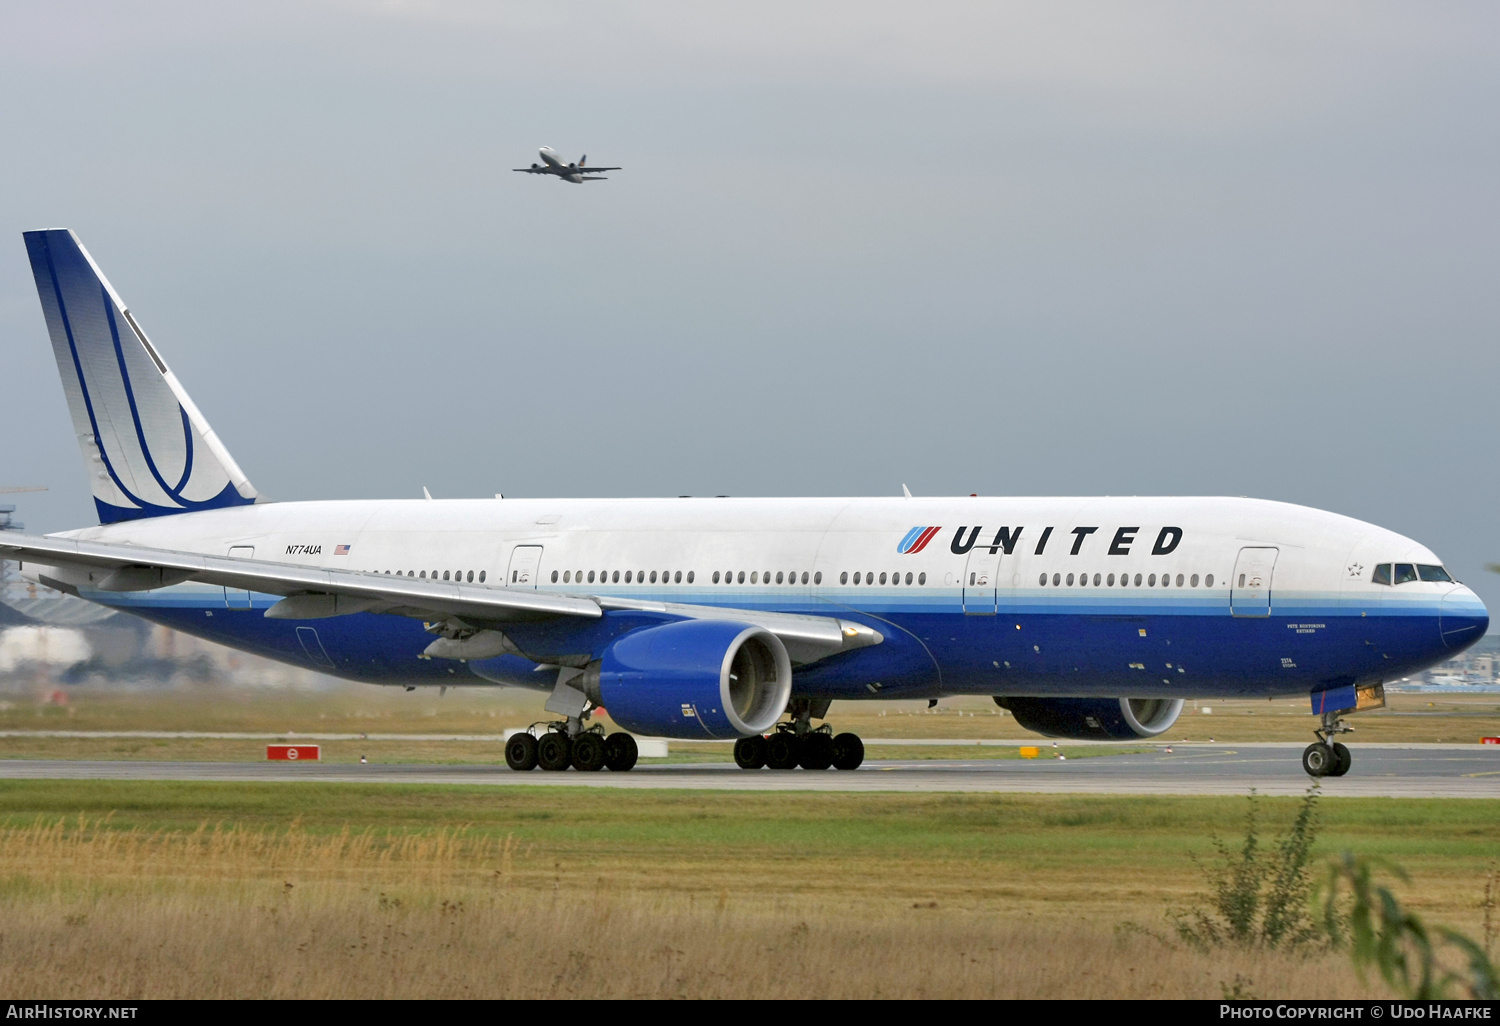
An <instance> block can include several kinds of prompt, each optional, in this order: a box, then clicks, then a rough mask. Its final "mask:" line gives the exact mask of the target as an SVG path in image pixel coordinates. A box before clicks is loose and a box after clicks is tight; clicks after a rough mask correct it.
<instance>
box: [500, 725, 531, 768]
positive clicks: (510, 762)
mask: <svg viewBox="0 0 1500 1026" xmlns="http://www.w3.org/2000/svg"><path fill="white" fill-rule="evenodd" d="M505 765H507V766H509V767H510V768H511V769H513V770H518V771H520V772H523V773H524V772H525V771H526V770H534V769H536V738H534V737H532V736H531V735H530V734H512V735H511V736H510V740H509V741H507V742H505Z"/></svg>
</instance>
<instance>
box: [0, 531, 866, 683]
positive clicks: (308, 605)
mask: <svg viewBox="0 0 1500 1026" xmlns="http://www.w3.org/2000/svg"><path fill="white" fill-rule="evenodd" d="M0 556H4V557H5V558H9V559H16V560H20V561H22V562H23V564H24V563H34V564H40V565H42V566H46V567H54V568H57V569H59V570H61V571H65V572H67V574H68V579H59V580H58V581H57V583H59V584H62V585H63V586H64V587H65V588H66V587H69V586H71V589H72V590H76V589H77V588H79V587H86V588H90V589H94V590H97V591H105V592H109V591H150V590H152V589H155V588H164V587H168V586H170V585H173V584H181V583H183V582H185V581H189V580H191V581H196V582H199V583H202V584H216V585H222V586H223V587H226V588H236V589H244V590H247V591H256V592H261V593H262V594H271V595H284V596H287V599H284V600H283V601H282V602H281V603H278V604H277V605H276V606H272V607H271V608H270V609H268V610H266V614H265V615H266V616H269V617H272V618H275V619H304V618H305V619H319V618H323V617H330V616H342V615H345V614H348V613H362V612H374V613H391V614H396V615H402V616H411V617H417V618H420V619H424V620H440V619H443V618H444V617H449V616H456V617H461V618H463V619H465V620H468V621H474V622H476V623H493V624H496V625H497V626H502V628H503V625H504V624H505V623H507V622H515V621H525V620H533V621H534V620H547V619H556V618H561V617H572V618H583V619H596V618H598V617H601V616H603V615H604V614H605V611H606V610H614V609H618V610H637V611H646V612H655V613H661V614H664V615H666V616H671V617H676V618H679V619H683V620H736V621H739V622H742V623H751V624H755V625H757V626H760V627H764V628H765V629H766V630H769V631H770V632H771V633H773V634H775V635H776V636H777V637H779V638H780V639H781V640H782V642H783V644H785V645H786V646H787V652H788V654H789V655H791V657H792V659H793V660H794V661H795V662H798V663H809V662H813V661H815V660H817V659H824V658H827V657H828V656H831V655H835V654H837V653H839V652H844V651H849V650H852V649H856V648H864V647H865V646H867V645H878V644H880V642H881V641H883V640H884V638H883V637H882V636H881V635H880V633H879V632H877V631H875V630H872V629H871V628H869V627H866V626H865V625H864V624H860V623H855V622H853V621H849V620H841V619H838V618H836V617H828V616H802V615H799V614H794V613H777V612H768V611H765V610H754V609H730V608H721V607H718V606H695V605H687V604H684V603H673V602H649V601H638V600H634V599H620V598H595V597H593V596H588V595H559V594H557V593H555V592H546V591H523V590H520V589H511V588H501V587H491V586H487V585H482V584H480V585H475V584H459V583H457V582H448V581H435V580H423V579H421V578H412V577H394V576H391V575H388V574H375V573H365V572H363V571H357V570H332V569H325V568H322V567H308V566H296V565H293V564H290V563H276V562H272V561H270V560H263V559H240V558H236V557H233V556H207V555H203V554H201V553H196V552H178V551H174V550H171V549H155V548H146V547H144V546H137V545H120V544H114V543H106V542H90V541H78V540H76V539H72V538H38V537H34V536H30V535H23V534H14V533H11V532H6V533H4V534H0Z"/></svg>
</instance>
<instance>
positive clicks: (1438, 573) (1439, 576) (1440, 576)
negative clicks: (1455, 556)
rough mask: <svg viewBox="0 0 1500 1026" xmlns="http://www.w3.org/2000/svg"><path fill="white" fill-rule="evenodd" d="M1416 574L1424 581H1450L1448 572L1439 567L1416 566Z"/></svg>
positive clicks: (1424, 564)
mask: <svg viewBox="0 0 1500 1026" xmlns="http://www.w3.org/2000/svg"><path fill="white" fill-rule="evenodd" d="M1417 574H1418V576H1420V577H1421V578H1422V580H1424V581H1452V580H1453V578H1451V577H1449V576H1448V571H1446V570H1444V569H1443V568H1442V567H1440V566H1428V565H1427V564H1426V563H1418V564H1417Z"/></svg>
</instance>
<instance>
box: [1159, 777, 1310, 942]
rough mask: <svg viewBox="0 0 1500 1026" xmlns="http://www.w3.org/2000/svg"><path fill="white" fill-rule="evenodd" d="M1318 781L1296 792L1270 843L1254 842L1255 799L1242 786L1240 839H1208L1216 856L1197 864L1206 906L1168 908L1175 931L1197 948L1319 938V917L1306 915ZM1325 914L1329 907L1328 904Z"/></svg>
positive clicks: (1257, 832)
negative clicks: (1289, 818) (1281, 831)
mask: <svg viewBox="0 0 1500 1026" xmlns="http://www.w3.org/2000/svg"><path fill="white" fill-rule="evenodd" d="M1317 800H1318V787H1317V785H1316V784H1314V785H1313V786H1312V787H1311V788H1309V789H1308V792H1307V794H1306V795H1304V796H1303V798H1302V804H1301V806H1300V807H1299V808H1298V810H1297V818H1296V819H1295V820H1294V821H1293V822H1292V825H1291V828H1290V829H1289V830H1288V831H1287V833H1286V835H1285V836H1284V837H1282V838H1280V839H1279V840H1278V841H1277V842H1276V843H1275V844H1274V846H1272V847H1263V846H1262V845H1261V843H1260V828H1259V826H1258V823H1257V816H1258V814H1259V811H1260V807H1259V798H1258V797H1257V795H1256V794H1255V792H1254V791H1251V792H1250V796H1249V799H1248V801H1249V809H1248V811H1247V812H1246V815H1245V839H1244V841H1243V843H1241V844H1240V846H1239V849H1238V850H1237V851H1236V850H1235V849H1232V848H1230V846H1229V845H1228V844H1226V843H1225V842H1224V840H1223V838H1221V837H1218V836H1215V837H1214V838H1213V844H1214V848H1215V849H1216V850H1217V852H1218V858H1217V859H1216V860H1215V862H1214V864H1213V865H1211V866H1208V867H1205V870H1204V872H1205V875H1206V876H1207V877H1208V882H1209V887H1210V892H1211V893H1210V904H1209V907H1207V908H1204V907H1203V906H1201V905H1199V906H1195V907H1193V908H1191V909H1187V910H1186V911H1177V912H1173V913H1171V914H1170V918H1171V919H1172V921H1173V925H1174V926H1175V928H1176V930H1177V935H1178V937H1180V938H1181V939H1182V940H1183V941H1185V942H1187V943H1188V944H1190V945H1192V946H1193V947H1195V948H1199V949H1200V950H1207V949H1209V948H1214V947H1220V946H1224V945H1235V946H1239V947H1264V948H1295V947H1301V946H1303V945H1308V944H1318V943H1323V944H1326V943H1327V942H1328V940H1329V933H1328V931H1327V929H1326V925H1325V923H1322V922H1319V921H1318V920H1317V919H1316V918H1314V916H1313V914H1312V906H1313V902H1312V892H1313V877H1312V874H1311V871H1310V866H1309V859H1310V857H1311V854H1312V846H1313V841H1314V840H1315V838H1316V835H1317V827H1318V815H1317V812H1318V806H1317ZM1328 911H1329V914H1332V907H1331V906H1330V908H1329V910H1328Z"/></svg>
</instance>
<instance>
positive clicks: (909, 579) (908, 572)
mask: <svg viewBox="0 0 1500 1026" xmlns="http://www.w3.org/2000/svg"><path fill="white" fill-rule="evenodd" d="M906 583H907V584H910V583H911V572H910V571H907V574H906Z"/></svg>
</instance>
